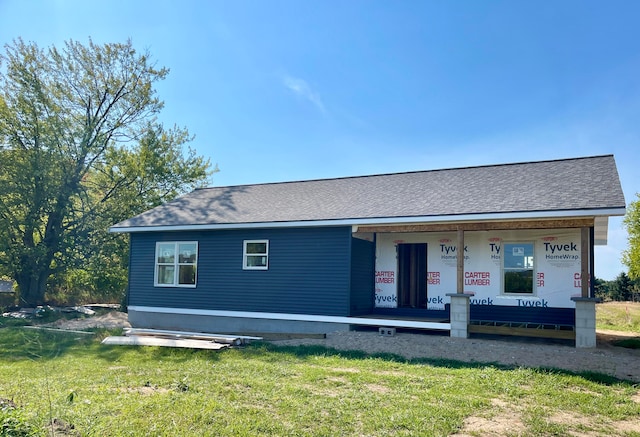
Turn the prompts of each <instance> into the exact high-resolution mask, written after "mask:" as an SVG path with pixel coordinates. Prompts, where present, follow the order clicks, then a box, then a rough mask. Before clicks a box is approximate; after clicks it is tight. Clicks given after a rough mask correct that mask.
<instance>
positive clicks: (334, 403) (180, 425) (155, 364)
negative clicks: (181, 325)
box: [0, 327, 640, 436]
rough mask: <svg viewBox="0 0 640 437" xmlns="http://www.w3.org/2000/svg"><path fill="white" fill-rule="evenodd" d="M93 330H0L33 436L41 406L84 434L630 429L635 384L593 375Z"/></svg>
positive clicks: (10, 376) (11, 385)
mask: <svg viewBox="0 0 640 437" xmlns="http://www.w3.org/2000/svg"><path fill="white" fill-rule="evenodd" d="M104 335H106V333H105V332H104V331H102V332H97V333H96V335H95V336H93V337H91V338H87V336H77V335H72V334H58V333H52V332H41V331H33V330H27V329H23V328H19V327H7V328H3V329H0V398H5V399H11V400H13V402H14V403H15V404H16V405H17V406H18V408H17V409H15V410H8V411H5V410H1V411H2V414H4V415H5V416H7V415H9V416H11V415H13V417H15V418H16V419H15V420H14V422H11V423H14V424H16V426H22V425H24V426H25V427H26V428H24V429H27V430H28V431H29V432H31V433H32V434H33V433H34V431H33V430H34V429H38V430H39V431H38V432H40V434H41V435H51V433H50V431H51V430H50V429H49V428H46V426H45V425H46V424H47V423H50V421H51V420H52V418H57V419H59V420H61V421H63V423H67V424H70V425H73V427H74V428H75V429H74V432H77V433H78V434H77V435H83V436H138V435H142V436H146V435H154V436H285V435H286V436H334V435H341V436H392V435H393V436H395V435H400V436H402V435H405V436H416V435H418V436H420V435H424V436H446V435H450V434H453V433H456V432H460V431H462V430H464V431H465V432H466V433H467V434H471V435H474V433H475V435H483V434H486V433H487V432H495V431H497V430H498V431H499V429H498V428H499V427H502V428H503V429H502V431H503V432H502V434H493V435H533V436H535V435H539V436H547V435H567V434H570V433H577V434H580V433H582V434H589V435H598V434H601V435H636V436H637V435H640V428H639V427H638V426H637V425H633V424H637V423H638V422H640V403H639V402H638V401H637V397H638V394H639V393H638V392H639V389H638V387H637V386H635V385H633V384H631V383H628V382H624V381H617V380H615V379H613V378H611V377H608V376H604V375H598V374H590V373H584V374H572V373H569V372H564V371H560V370H544V369H525V368H508V367H504V366H499V365H495V364H478V363H473V364H465V363H461V362H455V361H444V360H413V361H407V360H404V359H402V358H399V357H396V356H368V355H365V354H363V353H359V352H338V351H335V350H331V349H325V348H321V347H275V346H272V345H268V344H254V345H251V346H249V347H246V348H242V349H227V350H222V351H202V350H199V351H194V350H187V349H169V348H153V347H137V348H136V347H123V346H104V345H101V344H100V343H99V340H100V338H102V337H103V336H104ZM567 352H568V353H569V352H570V349H568V351H567ZM634 399H635V400H634ZM2 414H0V421H2V420H4V419H5V416H3V415H2ZM471 419H474V420H471ZM483 420H484V421H489V423H491V424H492V425H490V427H489V428H486V429H484V431H483V429H482V428H473V426H471V428H469V426H470V425H469V423H476V424H477V423H479V421H480V422H481V421H483ZM496 424H498V425H496ZM500 424H502V425H500ZM630 424H631V425H630ZM476 426H477V425H476ZM634 426H635V428H634ZM465 427H466V428H465ZM1 435H28V434H18V433H17V432H16V433H14V434H8V433H6V434H2V432H1V431H0V436H1Z"/></svg>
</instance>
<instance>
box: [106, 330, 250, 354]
mask: <svg viewBox="0 0 640 437" xmlns="http://www.w3.org/2000/svg"><path fill="white" fill-rule="evenodd" d="M252 340H262V338H261V337H249V336H244V335H225V334H210V333H205V332H185V331H169V330H161V329H139V328H129V329H125V330H124V336H112V337H107V338H105V339H104V340H103V341H102V344H109V345H119V346H162V347H183V348H192V349H214V350H218V349H222V348H225V347H229V346H240V345H243V344H245V343H246V342H248V341H252Z"/></svg>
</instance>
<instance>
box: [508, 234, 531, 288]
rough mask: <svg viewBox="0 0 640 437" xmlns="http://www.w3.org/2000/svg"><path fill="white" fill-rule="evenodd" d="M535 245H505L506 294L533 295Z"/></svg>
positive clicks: (524, 243)
mask: <svg viewBox="0 0 640 437" xmlns="http://www.w3.org/2000/svg"><path fill="white" fill-rule="evenodd" d="M533 247H534V245H533V243H532V242H523V243H503V254H504V255H503V259H504V261H503V262H504V264H503V268H502V272H503V282H502V283H503V291H504V293H505V294H533V292H534V288H533V277H534V274H533V273H534V265H533V260H534V256H533Z"/></svg>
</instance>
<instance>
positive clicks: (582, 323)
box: [571, 297, 600, 348]
mask: <svg viewBox="0 0 640 437" xmlns="http://www.w3.org/2000/svg"><path fill="white" fill-rule="evenodd" d="M571 300H572V301H574V302H575V303H576V347H577V348H590V347H596V303H598V302H600V299H595V298H590V297H572V298H571Z"/></svg>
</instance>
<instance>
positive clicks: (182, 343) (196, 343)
mask: <svg viewBox="0 0 640 437" xmlns="http://www.w3.org/2000/svg"><path fill="white" fill-rule="evenodd" d="M102 344H108V345H114V346H160V347H179V348H188V349H212V350H219V349H223V348H226V347H229V344H223V343H215V342H213V341H210V340H209V341H207V340H188V339H172V338H156V337H147V336H144V337H143V336H136V335H132V336H129V337H119V336H112V337H107V338H105V339H104V340H102Z"/></svg>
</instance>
